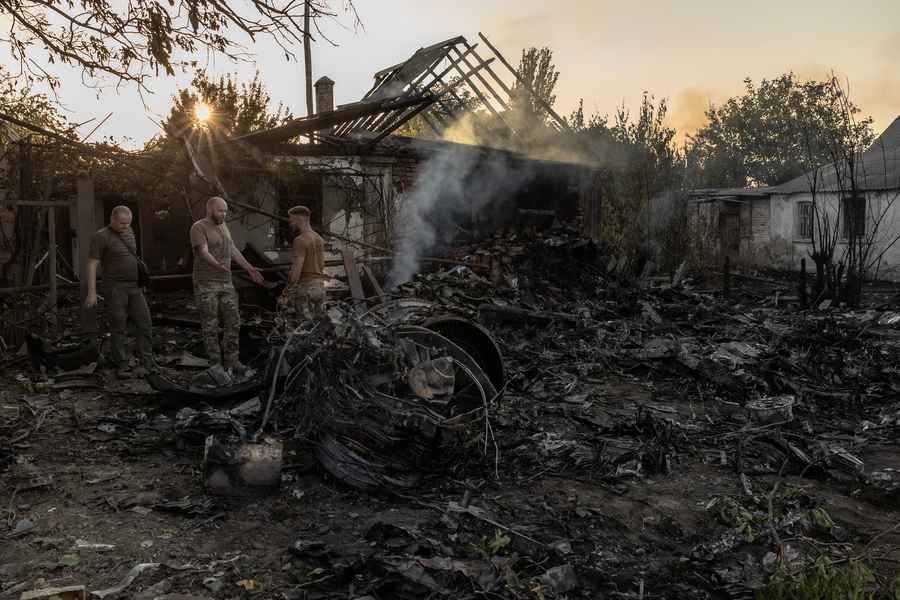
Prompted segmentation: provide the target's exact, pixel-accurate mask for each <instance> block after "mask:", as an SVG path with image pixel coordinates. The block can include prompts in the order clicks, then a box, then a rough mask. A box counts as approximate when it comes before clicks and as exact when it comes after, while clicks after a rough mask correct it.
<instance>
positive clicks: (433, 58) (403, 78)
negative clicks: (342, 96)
mask: <svg viewBox="0 0 900 600" xmlns="http://www.w3.org/2000/svg"><path fill="white" fill-rule="evenodd" d="M478 35H479V36H480V37H481V39H482V41H483V42H484V43H485V44H486V45H487V48H488V51H489V52H490V54H487V53H485V54H482V53H479V51H478V44H471V43H469V41H468V40H467V39H466V38H465V37H463V36H459V37H455V38H451V39H449V40H445V41H443V42H439V43H437V44H433V45H431V46H428V47H425V48H419V49H418V50H417V51H416V52H415V53H413V55H412V56H411V57H410V58H409V59H407V60H406V61H404V62H402V63H399V64H396V65H393V66H390V67H387V68H385V69H382V70H380V71H378V72H377V73H375V76H374V78H375V83H374V85H373V86H372V88H371V89H370V90H369V91H368V92H367V93H366V94H365V95H364V96H363V98H362V99H361V100H360V101H358V102H354V103H351V104H344V105H341V106H338V107H337V108H336V109H335V110H333V111H328V112H322V113H317V114H314V115H310V116H307V117H302V118H299V119H294V120H292V121H290V122H289V123H286V124H285V125H282V126H280V127H276V128H274V129H267V130H262V131H254V132H252V133H249V134H246V135H243V136H239V137H236V138H234V139H233V141H236V142H247V143H250V144H253V145H254V146H258V147H266V146H269V147H271V146H273V145H277V144H283V143H285V142H288V141H290V140H292V139H294V138H297V137H300V136H303V135H311V134H313V133H315V132H320V133H317V134H316V138H317V139H318V140H319V141H320V142H323V143H324V144H333V145H340V144H341V143H342V142H346V141H349V140H350V139H353V140H355V141H359V140H360V139H364V140H365V143H366V145H368V146H374V145H376V144H378V143H379V142H380V141H381V140H383V139H384V138H386V137H387V136H389V135H390V134H391V133H393V132H395V131H396V130H397V129H399V128H400V127H401V126H403V125H404V124H405V123H407V122H408V121H410V120H411V119H412V118H414V117H415V116H417V115H421V116H422V119H423V120H424V122H425V123H427V125H428V126H429V127H430V128H431V129H432V130H433V131H434V132H435V133H436V134H438V135H440V134H441V133H442V132H443V131H444V130H445V129H446V128H447V127H449V126H450V125H451V124H452V123H453V122H454V121H455V120H456V118H457V116H458V113H459V112H460V110H459V108H458V107H460V106H461V105H462V104H463V101H462V97H461V95H460V92H458V91H457V90H459V89H461V88H467V89H468V90H469V91H470V92H471V94H473V95H474V97H475V98H477V99H478V101H479V106H481V107H483V108H485V109H486V110H487V111H489V112H490V113H491V114H492V115H494V117H495V118H497V119H498V121H500V122H501V123H503V124H504V125H505V126H506V127H507V128H509V129H510V130H511V131H513V133H515V131H514V130H513V128H512V127H510V126H509V124H508V123H507V122H506V121H504V117H503V113H504V112H506V111H508V110H509V106H508V104H507V101H508V99H509V97H510V95H511V94H512V88H511V87H510V86H509V85H507V83H506V82H504V80H503V79H501V78H500V76H498V75H497V73H496V72H495V71H494V70H493V69H492V68H491V64H492V63H494V62H495V61H496V60H499V61H500V62H501V63H502V64H503V65H504V66H505V67H506V68H507V70H508V71H509V72H510V73H511V74H512V76H513V77H514V78H515V80H516V81H517V82H518V83H519V85H520V86H522V87H523V89H525V90H528V91H530V88H529V87H528V86H527V83H525V82H522V81H521V80H520V79H519V78H518V75H517V73H516V71H515V69H514V68H513V67H512V65H510V64H509V63H508V62H507V61H506V59H505V58H504V57H503V56H502V55H501V54H500V52H499V50H497V48H496V47H495V46H493V45H492V44H491V42H490V41H489V40H488V39H487V37H485V36H484V34H481V33H479V34H478ZM485 56H487V58H485ZM504 94H505V96H504ZM448 97H452V98H453V99H454V102H450V101H449V100H448ZM536 101H537V102H539V103H542V102H543V101H542V100H540V99H539V98H536ZM544 108H545V109H546V110H547V111H548V114H549V115H550V116H551V117H552V119H553V120H552V121H551V126H552V127H554V128H556V129H563V128H566V127H567V126H566V124H565V121H564V120H563V119H561V118H560V117H559V115H557V114H556V113H555V112H553V109H552V107H550V106H549V105H546V106H544ZM326 129H330V132H327V133H321V132H322V131H323V130H326Z"/></svg>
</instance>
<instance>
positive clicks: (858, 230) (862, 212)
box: [841, 197, 866, 239]
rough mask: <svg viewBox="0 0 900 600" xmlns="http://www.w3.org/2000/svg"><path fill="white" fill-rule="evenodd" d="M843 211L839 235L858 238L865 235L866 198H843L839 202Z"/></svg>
mask: <svg viewBox="0 0 900 600" xmlns="http://www.w3.org/2000/svg"><path fill="white" fill-rule="evenodd" d="M841 212H842V213H843V218H842V227H841V237H843V238H844V239H851V238H852V239H858V238H861V237H864V236H865V235H866V199H865V198H858V197H857V198H844V199H843V201H842V203H841Z"/></svg>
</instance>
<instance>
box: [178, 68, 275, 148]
mask: <svg viewBox="0 0 900 600" xmlns="http://www.w3.org/2000/svg"><path fill="white" fill-rule="evenodd" d="M201 103H202V104H204V105H206V106H207V107H208V108H209V118H208V119H207V120H206V121H205V122H204V123H199V122H198V120H197V118H196V109H197V107H198V105H199V104H201ZM271 103H272V97H271V96H270V95H269V92H268V91H267V90H266V88H265V86H264V85H263V84H262V82H261V81H260V79H259V73H256V75H254V76H253V79H252V80H251V81H250V82H249V83H239V82H238V81H237V77H236V76H232V75H230V74H229V75H226V76H224V77H220V78H219V79H210V78H209V76H208V75H207V74H206V72H205V71H197V72H196V73H195V75H194V79H193V80H192V81H191V84H190V86H189V87H188V88H185V89H181V90H179V91H178V94H177V95H176V96H175V98H174V99H173V104H172V109H171V112H170V113H169V117H168V119H167V120H166V122H165V124H164V125H163V127H164V129H165V130H166V131H169V132H173V133H181V132H184V131H185V130H187V129H190V128H193V127H195V126H199V125H202V126H203V127H204V128H205V129H207V130H208V133H209V134H210V135H213V136H215V137H229V136H238V135H244V134H247V133H250V132H251V131H256V130H259V129H270V128H272V127H277V126H279V125H283V124H284V123H285V122H287V121H288V120H290V119H291V114H290V112H289V111H288V110H287V108H285V107H284V105H283V104H278V105H277V106H275V107H274V108H273V107H272V106H271Z"/></svg>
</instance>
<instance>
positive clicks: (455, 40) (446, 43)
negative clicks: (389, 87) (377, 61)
mask: <svg viewBox="0 0 900 600" xmlns="http://www.w3.org/2000/svg"><path fill="white" fill-rule="evenodd" d="M465 39H466V38H465V37H463V36H461V35H460V36H457V37H455V38H450V39H449V40H444V41H443V42H438V43H437V44H432V45H430V46H427V47H425V48H419V49H418V50H416V51H415V52H414V53H413V56H415V55H416V54H418V53H419V52H422V53H425V52H431V51H432V50H437V49H438V48H441V47H444V46H449V45H454V44H458V43H460V42H462V41H465ZM413 56H411V57H409V58H407V59H406V60H404V61H403V62H402V63H398V64H396V65H393V66H391V67H385V68H384V69H381V70H380V71H378V72H377V73H375V78H376V79H377V78H379V77H384V76H385V75H387V74H388V73H390V72H391V71H396V70H397V69H399V68H400V67H402V66H403V65H405V64H406V63H408V62H409V61H410V60H411V59H412V58H413Z"/></svg>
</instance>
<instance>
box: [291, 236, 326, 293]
mask: <svg viewBox="0 0 900 600" xmlns="http://www.w3.org/2000/svg"><path fill="white" fill-rule="evenodd" d="M301 252H302V253H303V254H304V255H305V256H306V257H305V259H304V260H303V266H302V267H301V269H300V281H305V280H307V279H324V278H325V242H323V241H322V237H321V236H320V235H319V234H318V233H316V232H315V231H307V232H306V233H301V234H300V235H298V236H297V237H296V238H294V253H295V254H299V253H301Z"/></svg>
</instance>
